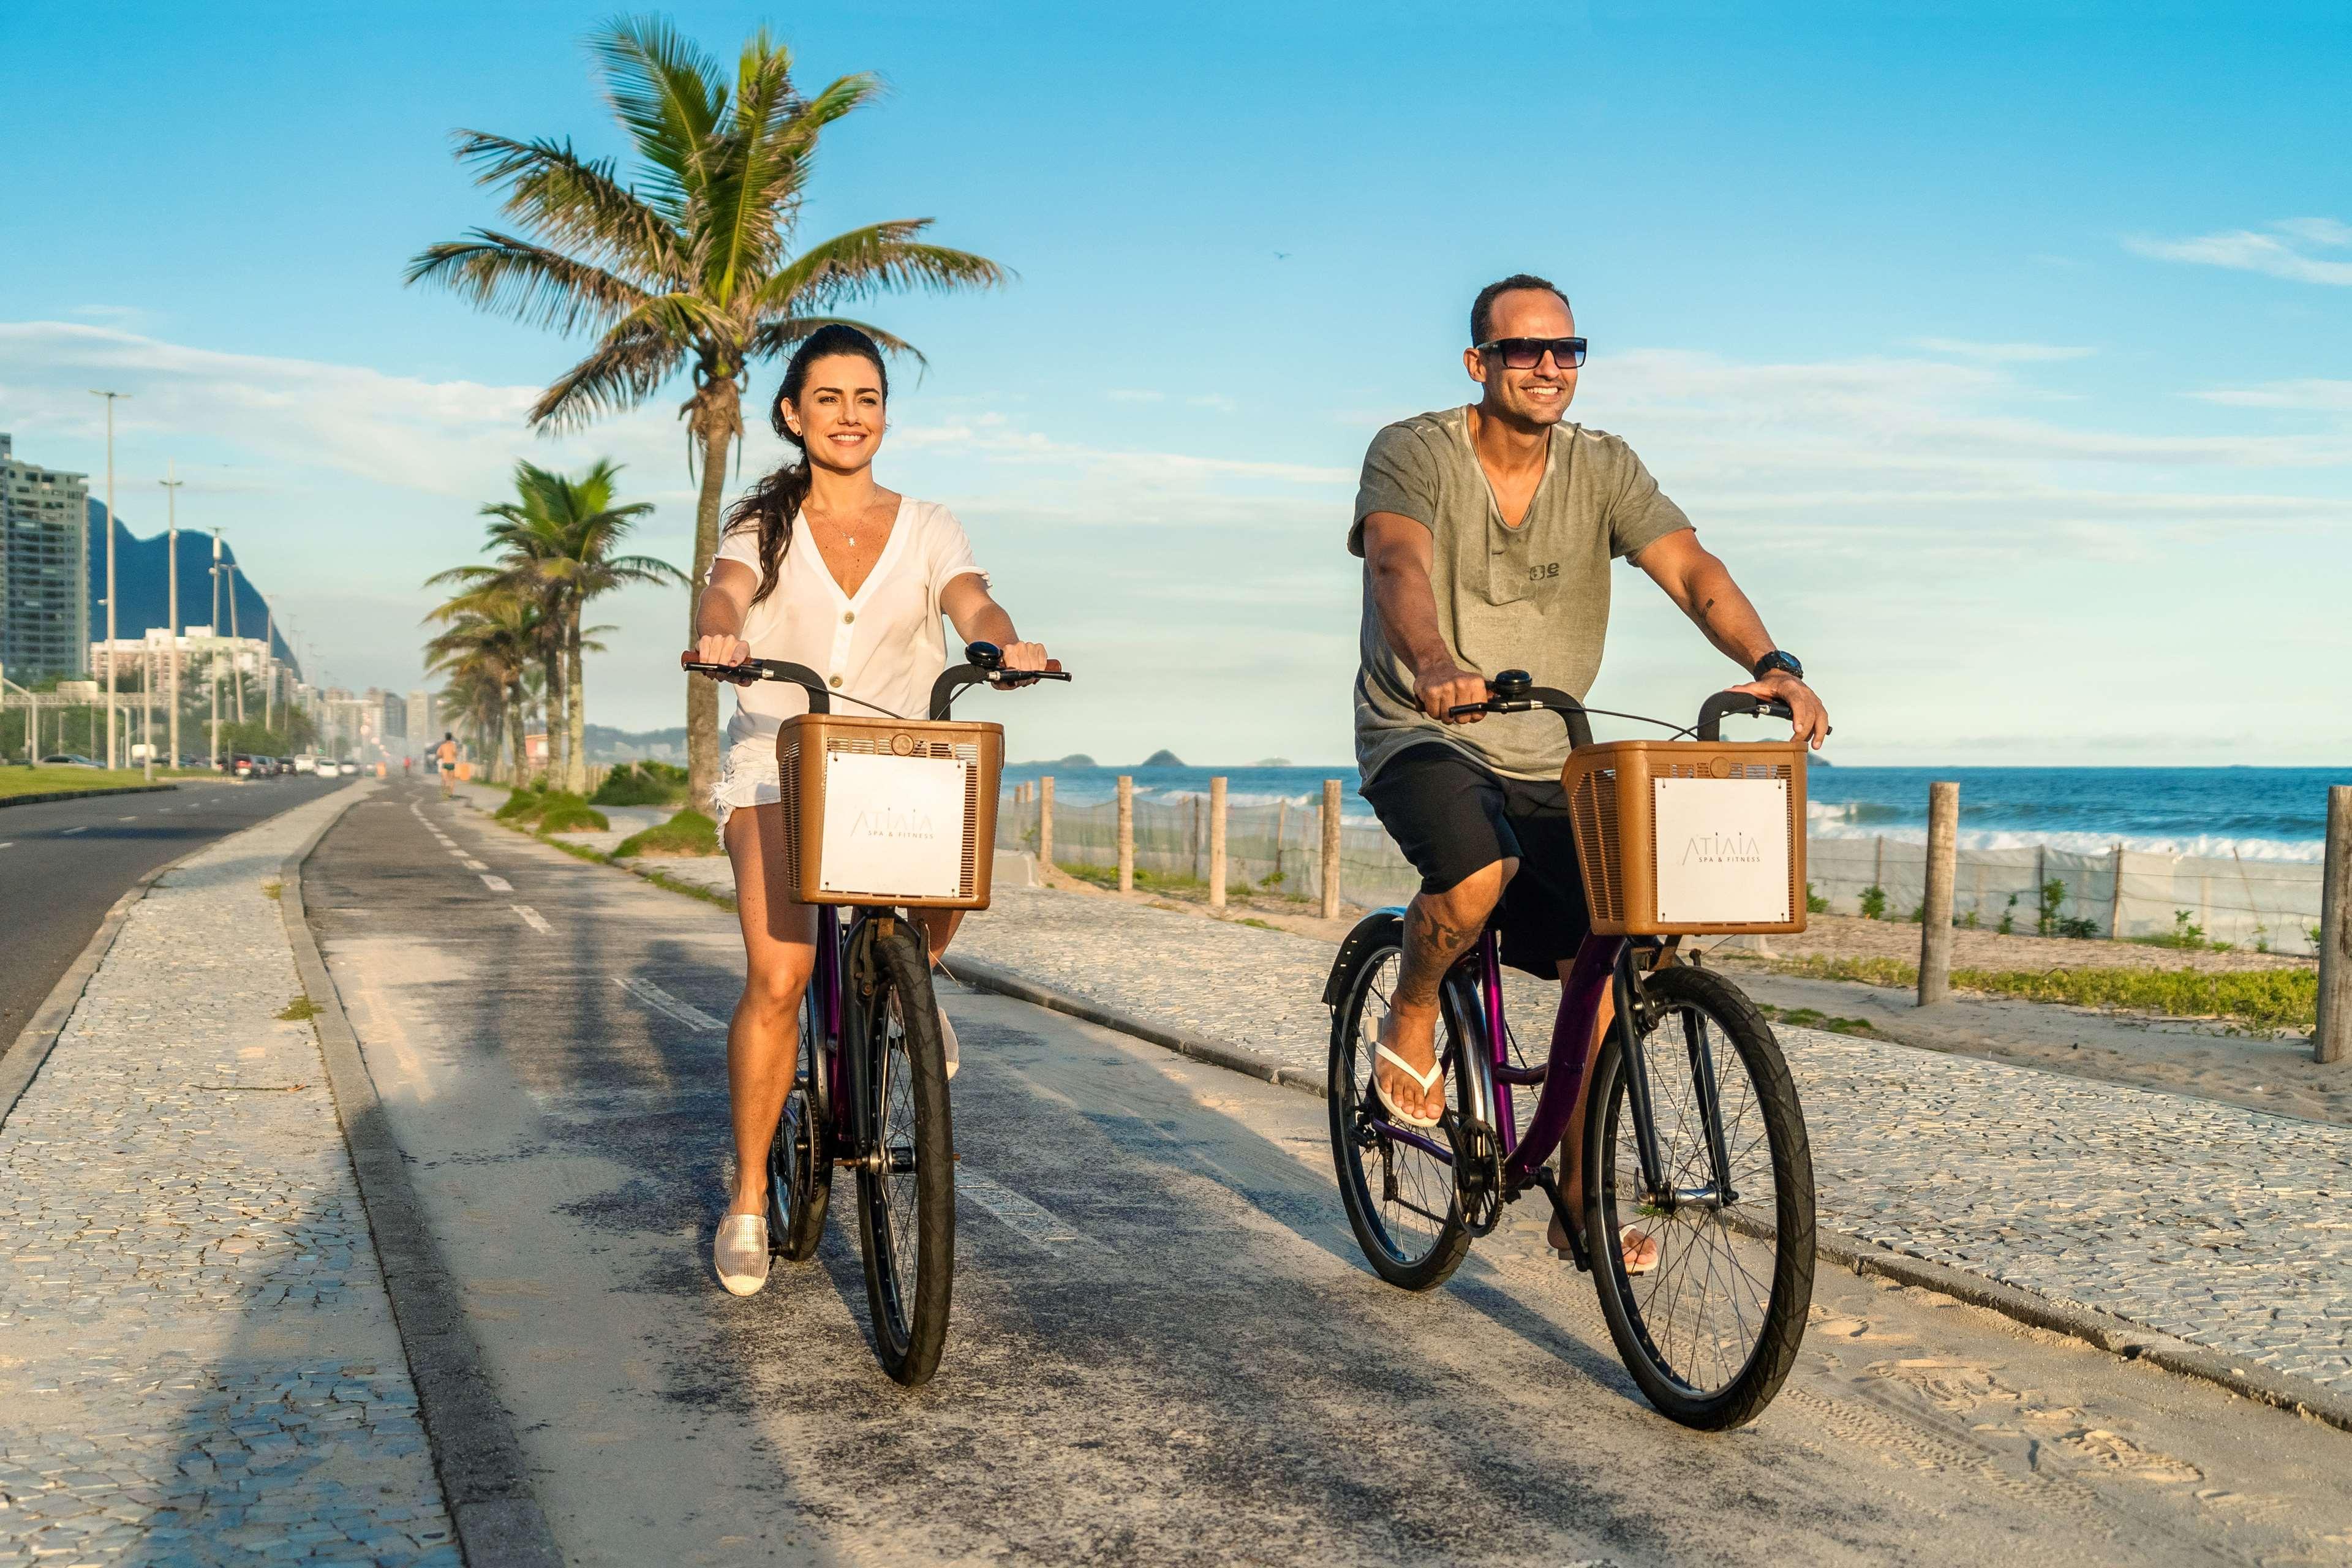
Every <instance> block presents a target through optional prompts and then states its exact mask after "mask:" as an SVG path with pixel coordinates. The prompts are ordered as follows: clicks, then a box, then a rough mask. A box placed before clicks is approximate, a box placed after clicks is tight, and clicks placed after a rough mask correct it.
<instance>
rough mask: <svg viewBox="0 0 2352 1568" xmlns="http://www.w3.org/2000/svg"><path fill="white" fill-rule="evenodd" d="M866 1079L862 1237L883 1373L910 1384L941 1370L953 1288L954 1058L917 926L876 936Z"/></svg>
mask: <svg viewBox="0 0 2352 1568" xmlns="http://www.w3.org/2000/svg"><path fill="white" fill-rule="evenodd" d="M873 942H874V946H873V954H874V972H875V984H874V990H873V994H871V995H870V996H869V997H868V998H867V999H866V1008H865V1012H866V1020H865V1021H866V1031H865V1033H866V1037H865V1040H864V1042H863V1048H864V1050H865V1051H866V1071H865V1074H864V1075H863V1076H864V1081H865V1088H866V1101H867V1103H866V1107H865V1110H866V1122H865V1126H866V1134H867V1144H866V1152H867V1159H866V1163H864V1164H863V1165H862V1166H861V1167H860V1168H859V1170H858V1173H857V1240H858V1245H859V1247H860V1248H861V1249H862V1250H863V1251H864V1253H865V1255H866V1303H867V1305H868V1306H869V1307H870V1308H871V1309H872V1314H873V1323H874V1347H875V1352H876V1354H877V1355H878V1356H879V1357H880V1358H881V1361H882V1367H883V1370H884V1371H886V1372H887V1373H889V1374H890V1375H891V1376H892V1377H893V1378H896V1379H897V1380H898V1382H900V1383H903V1384H907V1385H908V1386H909V1387H912V1386H913V1385H915V1384H920V1383H925V1382H928V1381H929V1379H930V1375H931V1373H934V1372H936V1371H937V1370H938V1369H939V1364H940V1349H941V1347H942V1346H943V1345H944V1344H945V1343H946V1341H947V1332H948V1301H949V1297H950V1293H951V1290H952V1289H953V1286H954V1283H955V1279H954V1277H955V1147H954V1141H953V1133H952V1131H951V1128H950V1121H949V1116H948V1069H947V1058H946V1055H945V1053H944V1051H943V1049H942V1048H941V1047H940V1022H939V1013H938V1010H937V1004H936V1003H935V1002H934V1001H933V999H932V995H931V975H930V965H929V963H928V962H927V960H928V957H929V955H928V953H927V952H925V950H924V945H923V940H922V934H921V931H920V929H919V927H916V926H913V925H911V924H909V923H908V922H907V921H898V922H897V929H896V930H895V931H892V932H891V933H890V934H889V935H887V936H881V935H877V936H876V937H874V939H873Z"/></svg>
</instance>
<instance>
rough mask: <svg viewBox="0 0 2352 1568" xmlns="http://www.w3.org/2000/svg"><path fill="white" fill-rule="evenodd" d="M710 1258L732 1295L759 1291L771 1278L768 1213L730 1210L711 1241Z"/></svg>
mask: <svg viewBox="0 0 2352 1568" xmlns="http://www.w3.org/2000/svg"><path fill="white" fill-rule="evenodd" d="M710 1262H711V1266H712V1267H713V1268H716V1269H718V1270H719V1283H720V1284H721V1285H724V1286H726V1287H727V1290H728V1293H729V1294H730V1295H734V1296H755V1295H757V1294H759V1291H760V1288H761V1286H763V1285H765V1284H766V1283H767V1282H768V1217H767V1215H756V1214H730V1215H728V1216H727V1217H726V1218H724V1219H722V1220H720V1221H719V1235H718V1237H716V1238H715V1239H714V1240H713V1241H712V1242H711V1244H710Z"/></svg>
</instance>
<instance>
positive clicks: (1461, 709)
mask: <svg viewBox="0 0 2352 1568" xmlns="http://www.w3.org/2000/svg"><path fill="white" fill-rule="evenodd" d="M1486 689H1487V690H1488V691H1489V692H1490V693H1492V695H1490V696H1489V697H1488V698H1487V699H1486V701H1484V702H1462V703H1457V704H1455V705H1454V707H1452V708H1449V709H1447V710H1446V714H1447V717H1449V718H1454V719H1459V718H1461V717H1463V716H1464V715H1465V714H1468V713H1527V712H1530V711H1533V710H1538V709H1540V710H1543V711H1545V712H1548V713H1557V714H1559V716H1560V718H1561V720H1562V721H1565V722H1566V723H1567V725H1568V742H1569V744H1570V746H1589V745H1591V744H1592V722H1591V719H1589V718H1588V717H1587V716H1586V714H1585V710H1584V704H1583V703H1581V702H1579V701H1578V700H1576V699H1575V698H1573V697H1570V695H1569V694H1568V693H1567V692H1565V691H1559V690H1555V689H1552V688H1551V687H1549V686H1536V685H1532V684H1530V681H1529V677H1528V672H1527V671H1526V670H1524V669H1507V670H1505V671H1503V672H1502V673H1501V674H1500V675H1497V676H1496V677H1495V679H1493V680H1491V681H1489V682H1488V683H1487V686H1486ZM1732 716H1742V717H1749V718H1757V719H1787V720H1789V721H1790V722H1792V723H1793V722H1794V721H1795V719H1796V715H1795V714H1794V713H1792V712H1791V711H1790V708H1789V705H1788V704H1787V703H1786V702H1784V701H1782V700H1780V698H1777V697H1773V698H1769V699H1768V698H1761V697H1755V696H1751V695H1749V694H1748V693H1747V692H1744V691H1718V692H1717V693H1716V694H1715V695H1714V696H1712V697H1710V698H1708V699H1707V700H1706V701H1705V702H1702V703H1701V704H1699V710H1698V722H1697V723H1696V725H1694V726H1693V727H1692V732H1693V734H1694V735H1695V736H1696V739H1698V740H1701V741H1713V742H1720V741H1721V740H1722V739H1723V721H1724V720H1725V719H1726V718H1727V717H1732Z"/></svg>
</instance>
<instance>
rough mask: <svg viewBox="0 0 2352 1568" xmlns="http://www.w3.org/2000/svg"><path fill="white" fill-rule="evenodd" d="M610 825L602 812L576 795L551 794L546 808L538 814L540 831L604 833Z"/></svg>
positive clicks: (609, 820)
mask: <svg viewBox="0 0 2352 1568" xmlns="http://www.w3.org/2000/svg"><path fill="white" fill-rule="evenodd" d="M612 826H613V824H612V821H611V819H610V818H608V817H607V816H605V815H604V813H603V812H601V811H599V810H597V809H596V808H595V807H594V806H593V805H589V804H588V803H587V802H586V801H584V800H582V799H581V798H580V797H579V796H578V795H550V796H549V797H548V805H547V809H546V810H544V811H542V812H541V813H540V814H539V830H540V831H541V833H604V832H606V831H609V830H610V829H611V827H612Z"/></svg>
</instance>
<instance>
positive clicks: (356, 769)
mask: <svg viewBox="0 0 2352 1568" xmlns="http://www.w3.org/2000/svg"><path fill="white" fill-rule="evenodd" d="M335 771H336V772H338V773H341V774H342V775H343V777H345V778H347V779H355V778H357V777H359V776H360V765H359V763H355V762H353V761H352V760H351V758H349V757H345V758H344V759H343V760H342V761H341V762H340V763H336V764H335Z"/></svg>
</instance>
